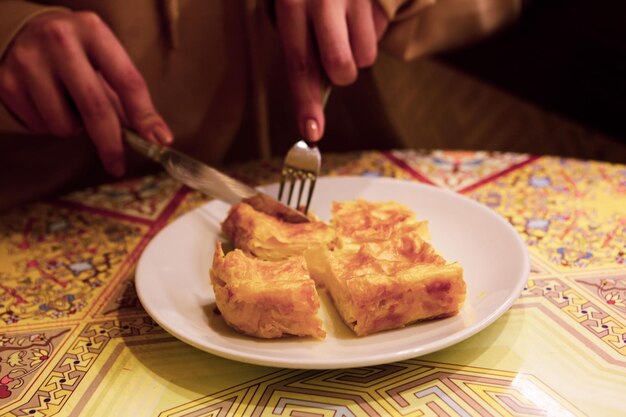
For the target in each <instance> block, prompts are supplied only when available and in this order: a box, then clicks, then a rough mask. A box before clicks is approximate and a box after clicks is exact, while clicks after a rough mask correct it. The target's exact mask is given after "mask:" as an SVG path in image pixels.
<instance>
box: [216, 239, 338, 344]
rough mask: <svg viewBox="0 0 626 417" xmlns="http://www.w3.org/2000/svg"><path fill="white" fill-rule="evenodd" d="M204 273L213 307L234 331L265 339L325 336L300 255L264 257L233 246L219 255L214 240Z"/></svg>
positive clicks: (218, 247)
mask: <svg viewBox="0 0 626 417" xmlns="http://www.w3.org/2000/svg"><path fill="white" fill-rule="evenodd" d="M210 276H211V284H212V285H213V291H214V293H215V301H216V304H217V307H218V308H219V310H220V313H221V315H222V317H223V318H224V320H225V321H226V322H227V323H228V325H229V326H231V327H233V328H234V329H235V330H237V331H239V332H241V333H244V334H247V335H250V336H256V337H260V338H268V339H269V338H279V337H285V336H301V337H305V336H312V337H315V338H318V339H323V338H324V337H325V336H326V332H325V331H324V330H323V329H322V321H321V319H320V318H319V317H318V310H319V307H320V302H319V297H318V294H317V291H316V289H315V283H314V282H313V281H312V280H311V279H310V278H309V274H308V271H307V267H306V263H305V261H304V258H303V257H302V256H297V257H291V258H289V259H286V260H283V261H266V260H261V259H257V258H253V257H251V256H248V255H246V254H245V253H244V252H242V251H241V250H239V249H235V250H233V251H231V252H229V253H228V254H226V255H224V252H223V250H222V245H221V243H219V242H218V243H217V245H216V248H215V255H214V257H213V266H212V268H211V271H210Z"/></svg>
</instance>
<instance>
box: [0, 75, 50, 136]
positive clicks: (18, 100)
mask: <svg viewBox="0 0 626 417" xmlns="http://www.w3.org/2000/svg"><path fill="white" fill-rule="evenodd" d="M0 100H2V102H3V104H4V105H5V106H6V108H7V109H8V110H10V111H11V112H12V113H13V114H14V115H15V116H16V117H17V119H19V121H20V122H22V123H23V124H24V126H26V127H27V128H28V129H29V130H31V131H33V132H34V133H44V132H45V128H44V124H43V122H42V121H41V118H40V117H39V112H38V111H37V108H36V107H35V105H34V103H33V101H32V99H31V98H30V95H29V94H28V91H27V90H26V88H24V86H23V85H22V84H21V83H20V82H19V81H18V80H17V78H16V77H15V76H13V75H12V73H11V72H10V71H9V70H3V71H2V72H0Z"/></svg>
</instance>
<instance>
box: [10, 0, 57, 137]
mask: <svg viewBox="0 0 626 417" xmlns="http://www.w3.org/2000/svg"><path fill="white" fill-rule="evenodd" d="M59 10H66V9H63V8H59V7H48V6H42V5H40V4H36V3H30V2H27V1H20V0H0V62H2V61H1V60H2V57H3V56H4V52H5V51H6V50H7V48H8V47H9V45H10V44H11V41H12V40H13V38H14V37H15V35H16V34H17V33H18V32H19V31H20V30H21V29H22V27H24V24H26V22H28V21H29V20H30V19H32V18H33V17H35V16H38V15H40V14H42V13H48V12H51V11H59ZM24 132H27V130H26V129H25V128H24V126H22V124H21V123H20V122H19V121H17V120H16V119H15V118H14V117H13V115H12V114H11V113H10V112H9V111H8V110H7V109H6V107H5V106H4V105H3V104H2V103H1V102H0V133H24Z"/></svg>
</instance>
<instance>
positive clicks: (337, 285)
mask: <svg viewBox="0 0 626 417" xmlns="http://www.w3.org/2000/svg"><path fill="white" fill-rule="evenodd" d="M332 211H333V218H332V220H331V224H332V225H333V226H334V227H335V229H336V232H337V241H338V242H339V245H340V247H338V248H336V249H334V250H309V251H307V252H306V253H305V257H306V259H307V265H308V267H309V271H310V273H311V277H312V278H313V279H314V280H315V281H316V283H317V284H318V285H321V286H324V287H326V288H327V289H328V291H329V294H330V296H331V298H332V300H333V303H334V305H335V308H336V309H337V311H338V312H339V314H340V316H341V317H342V319H343V321H344V322H345V323H346V324H347V325H348V326H349V327H350V328H351V329H352V330H353V331H354V332H355V333H356V334H357V335H358V336H364V335H368V334H372V333H375V332H379V331H382V330H387V329H393V328H398V327H403V326H406V325H408V324H410V323H414V322H417V321H422V320H428V319H434V318H442V317H448V316H452V315H455V314H456V313H457V312H458V311H459V309H460V308H461V306H462V305H463V302H464V300H465V295H466V285H465V281H464V280H463V269H462V268H461V266H460V265H459V264H456V263H452V264H448V263H447V262H446V260H445V259H444V258H443V257H442V256H441V255H439V254H438V253H437V252H436V251H435V249H434V248H433V246H432V245H431V244H430V243H429V242H428V241H427V240H426V238H427V237H428V224H427V222H420V221H417V220H416V219H415V216H414V214H413V213H412V212H411V211H410V210H409V209H408V208H406V207H405V206H403V205H401V204H398V203H395V202H367V201H364V200H355V201H349V202H342V203H334V204H333V210H332Z"/></svg>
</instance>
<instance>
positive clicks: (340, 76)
mask: <svg viewBox="0 0 626 417" xmlns="http://www.w3.org/2000/svg"><path fill="white" fill-rule="evenodd" d="M337 4H339V3H338V2H335V1H326V2H320V3H316V4H315V5H313V6H311V7H310V13H311V16H312V18H313V27H314V29H315V36H316V40H317V46H318V48H319V54H320V60H321V62H322V66H323V67H324V69H325V70H326V74H327V75H328V78H330V80H331V81H332V82H333V83H334V84H337V85H348V84H351V83H353V82H354V81H355V80H356V77H357V67H356V64H355V62H354V58H353V55H352V49H351V47H350V38H349V34H348V25H347V21H346V15H345V12H344V11H343V9H342V8H340V7H336V6H337Z"/></svg>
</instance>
